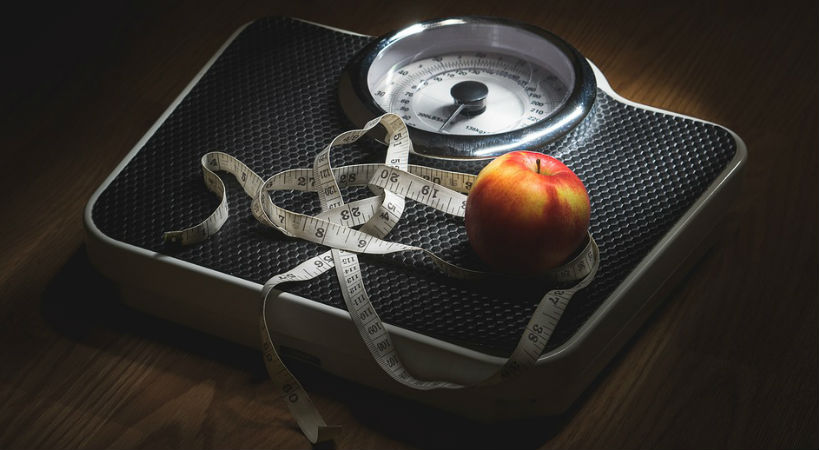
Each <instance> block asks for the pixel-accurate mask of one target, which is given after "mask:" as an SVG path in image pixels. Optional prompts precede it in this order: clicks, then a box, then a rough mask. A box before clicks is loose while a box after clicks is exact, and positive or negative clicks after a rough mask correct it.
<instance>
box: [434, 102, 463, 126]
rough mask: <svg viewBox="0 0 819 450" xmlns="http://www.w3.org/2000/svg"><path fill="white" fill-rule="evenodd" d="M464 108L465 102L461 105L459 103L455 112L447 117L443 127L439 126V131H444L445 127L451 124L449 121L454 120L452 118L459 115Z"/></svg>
mask: <svg viewBox="0 0 819 450" xmlns="http://www.w3.org/2000/svg"><path fill="white" fill-rule="evenodd" d="M462 109H464V104H463V103H461V104H460V105H458V107H457V108H455V112H453V113H452V114H450V115H449V118H448V119H446V122H444V124H443V125H441V128H438V131H444V128H446V126H447V125H449V122H452V119H454V118H455V116H457V115H458V114H459V113H460V112H461V110H462Z"/></svg>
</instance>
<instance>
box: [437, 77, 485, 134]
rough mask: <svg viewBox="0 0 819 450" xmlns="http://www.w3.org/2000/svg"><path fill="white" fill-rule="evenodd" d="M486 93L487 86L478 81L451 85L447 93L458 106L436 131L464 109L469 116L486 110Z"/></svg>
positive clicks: (440, 129)
mask: <svg viewBox="0 0 819 450" xmlns="http://www.w3.org/2000/svg"><path fill="white" fill-rule="evenodd" d="M487 94H489V88H487V87H486V85H485V84H483V83H481V82H480V81H461V82H460V83H456V84H455V85H454V86H452V89H450V90H449V95H451V96H452V99H453V100H455V104H456V105H458V107H457V108H456V109H455V111H454V112H453V113H452V114H450V115H449V118H448V119H446V122H444V124H443V125H441V128H438V131H443V130H444V128H446V126H447V125H449V122H452V119H454V118H455V117H456V116H457V115H458V114H460V113H461V111H463V110H464V109H465V111H464V114H468V115H470V116H477V115H478V114H480V113H482V112H484V111H486V95H487Z"/></svg>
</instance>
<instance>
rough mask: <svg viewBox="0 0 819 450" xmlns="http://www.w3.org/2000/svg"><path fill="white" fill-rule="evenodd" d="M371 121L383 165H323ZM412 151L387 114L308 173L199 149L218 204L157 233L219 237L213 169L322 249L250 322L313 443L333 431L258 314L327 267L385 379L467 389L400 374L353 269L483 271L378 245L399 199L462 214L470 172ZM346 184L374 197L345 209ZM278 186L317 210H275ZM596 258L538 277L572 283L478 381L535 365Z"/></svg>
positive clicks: (340, 140)
mask: <svg viewBox="0 0 819 450" xmlns="http://www.w3.org/2000/svg"><path fill="white" fill-rule="evenodd" d="M378 124H381V125H382V126H383V127H384V128H385V129H386V131H387V133H386V137H385V139H384V142H386V143H388V148H387V152H386V159H385V163H384V164H360V165H351V166H344V167H339V168H334V167H331V165H330V152H331V151H332V149H333V148H335V147H337V146H340V145H347V144H351V143H353V142H355V141H357V140H358V139H359V138H361V136H363V135H365V134H366V133H367V132H369V131H370V130H372V129H373V128H374V127H376V126H377V125H378ZM411 146H412V143H411V141H410V139H409V135H408V132H407V128H406V125H405V124H404V122H403V121H402V120H401V118H400V117H398V116H397V115H395V114H385V115H383V116H380V117H377V118H375V119H373V120H371V121H370V122H368V123H367V124H366V125H365V126H364V128H362V129H359V130H350V131H346V132H344V133H341V134H339V135H338V136H336V137H335V138H334V139H333V140H332V141H331V142H330V143H329V144H328V145H327V146H326V147H325V148H324V149H323V150H322V151H321V152H319V153H318V154H317V155H316V157H315V159H314V164H313V167H312V168H299V169H290V170H286V171H283V172H280V173H278V174H275V175H273V176H271V177H270V178H268V179H266V180H264V179H262V178H261V177H260V176H259V175H258V174H256V173H255V172H253V171H252V170H251V169H250V168H248V167H247V166H246V165H245V164H243V163H242V162H241V161H239V160H237V159H236V158H234V157H232V156H230V155H228V154H226V153H222V152H210V153H207V154H205V155H204V156H203V157H202V159H201V165H202V172H203V176H204V180H205V184H206V186H207V187H208V189H209V190H210V191H212V192H214V193H215V194H216V195H218V196H219V197H220V199H221V201H220V204H219V206H218V207H217V208H216V210H215V211H214V212H213V213H212V214H211V215H210V216H209V217H208V218H206V219H205V220H204V221H202V222H201V223H199V224H198V225H195V226H193V227H190V228H187V229H184V230H180V231H169V232H166V233H165V234H164V239H165V240H166V241H169V242H177V243H180V244H182V245H188V244H192V243H195V242H200V241H202V240H204V239H206V238H207V237H208V236H210V235H213V234H215V233H216V232H218V231H219V229H220V228H221V227H222V225H224V223H225V221H226V220H227V216H228V206H227V198H226V193H225V186H224V183H223V182H222V180H221V178H219V176H218V175H216V173H215V172H217V171H225V172H228V173H230V174H232V175H233V176H234V177H236V179H237V181H239V183H240V185H241V186H242V188H243V189H244V191H245V193H246V194H247V195H249V196H250V197H252V202H251V212H252V213H253V216H254V217H255V218H256V219H257V220H258V221H259V222H261V223H262V224H264V225H266V226H269V227H272V228H275V229H277V230H279V231H281V232H282V233H284V234H286V235H288V236H292V237H296V238H300V239H305V240H308V241H311V242H315V243H317V244H321V245H324V246H327V247H329V248H330V250H328V251H325V252H324V253H322V254H320V255H317V256H315V257H313V258H310V259H308V260H307V261H304V262H302V263H300V264H299V265H297V266H296V267H294V268H292V269H291V270H289V271H287V272H284V273H281V274H277V275H275V276H273V277H271V278H270V279H269V280H268V281H267V282H266V283H265V284H264V286H263V289H262V295H263V300H262V310H261V313H260V322H259V323H260V335H261V339H262V348H263V352H264V360H265V365H266V367H267V370H268V373H269V374H270V378H271V380H272V381H273V383H274V385H275V386H277V388H278V390H279V393H280V395H281V396H282V397H283V398H285V399H286V401H287V404H288V407H289V408H290V411H291V413H292V414H293V416H294V417H295V418H296V421H297V423H298V424H299V427H300V428H301V429H302V432H304V434H305V436H307V438H308V439H309V440H310V441H311V442H313V443H316V442H320V441H324V440H329V439H332V438H333V437H334V436H335V435H336V434H337V432H338V427H335V426H328V425H327V424H326V423H325V422H324V420H323V419H322V417H321V415H320V414H319V413H318V411H317V410H316V408H315V406H314V405H313V403H312V401H311V400H310V398H309V396H308V395H307V393H306V391H305V390H304V388H303V387H302V386H301V384H300V383H299V382H298V380H296V379H295V377H293V375H292V374H291V373H290V372H289V371H288V370H287V368H286V367H285V366H284V364H283V363H282V361H281V359H280V358H279V357H278V355H277V353H276V351H275V346H274V344H273V342H272V339H271V338H270V329H269V328H268V326H267V320H266V315H265V311H266V305H267V302H268V300H269V299H270V297H271V293H272V292H274V290H275V289H274V288H275V287H276V286H278V285H279V284H281V283H286V282H294V281H306V280H309V279H312V278H315V277H317V276H320V275H322V274H323V273H325V272H327V271H329V270H330V269H333V268H335V272H336V277H337V278H338V280H339V285H340V286H341V291H342V294H343V297H344V302H345V305H346V306H347V309H348V311H349V313H350V317H351V319H352V321H353V324H354V325H355V327H356V329H357V330H358V332H359V334H360V335H361V337H362V339H363V341H364V343H365V344H366V346H367V348H368V349H369V351H370V353H371V354H372V356H373V358H374V359H375V360H376V362H377V363H378V365H379V366H380V367H381V368H382V369H383V370H384V371H385V372H386V373H387V374H389V376H391V377H392V378H393V379H394V380H396V381H398V382H400V383H402V384H404V385H406V386H409V387H411V388H414V389H420V390H429V389H439V388H447V389H458V388H463V387H466V386H464V385H461V384H458V383H453V382H449V381H438V380H421V379H418V378H416V377H414V376H413V375H412V374H411V373H410V372H409V371H408V370H407V369H406V367H405V366H404V364H403V363H402V362H401V358H400V357H399V355H398V352H397V350H396V349H395V347H394V346H393V343H392V340H391V338H390V335H389V333H388V332H387V329H386V328H385V327H384V324H383V322H382V321H381V319H380V317H379V316H378V313H377V312H376V310H375V308H374V307H373V305H372V303H371V302H370V299H369V296H368V295H367V292H366V289H365V286H364V280H363V279H362V275H361V268H360V266H359V263H358V256H357V254H359V253H366V254H388V253H395V252H403V251H420V252H423V253H424V254H425V255H427V256H428V257H430V258H431V260H432V261H433V262H434V263H435V264H436V266H437V267H438V268H439V269H440V270H441V271H442V272H443V273H445V274H446V275H448V276H452V277H458V278H465V279H470V278H480V277H485V276H487V275H488V274H486V273H483V272H479V271H475V270H470V269H466V268H462V267H459V266H457V265H454V264H451V263H449V262H447V261H445V260H444V259H442V258H440V257H438V256H437V255H435V254H434V253H432V252H429V251H427V250H425V249H423V248H421V247H416V246H411V245H406V244H401V243H396V242H390V241H387V240H385V239H384V238H385V237H386V236H387V234H389V232H390V231H391V230H392V229H393V228H394V227H395V226H396V225H397V224H398V221H399V220H400V218H401V216H402V214H403V211H404V208H405V205H406V199H407V198H409V199H411V200H414V201H417V202H420V203H423V204H425V205H428V206H430V207H433V208H435V209H437V210H439V211H443V212H445V213H447V214H450V215H454V216H459V217H463V216H464V213H465V210H466V194H467V193H468V192H469V190H470V189H471V187H472V185H473V184H474V182H475V178H476V177H475V175H470V174H463V173H458V172H451V171H444V170H439V169H434V168H430V167H424V166H413V165H410V164H409V163H408V157H409V150H410V148H411ZM345 186H369V187H370V188H371V190H372V191H373V192H374V193H376V194H377V195H374V196H372V197H369V198H365V199H361V200H356V201H353V202H349V203H346V202H345V201H344V199H343V197H342V194H341V189H340V188H341V187H345ZM285 189H286V190H301V191H308V192H316V193H318V197H319V202H320V204H321V209H322V212H321V213H319V214H317V215H315V216H308V215H304V214H299V213H296V212H293V211H289V210H287V209H285V208H282V207H280V206H277V205H275V204H274V203H273V201H272V200H271V198H270V195H269V192H271V191H275V190H285ZM353 227H359V229H355V228H353ZM599 262H600V255H599V250H598V248H597V244H596V243H595V242H594V239H593V238H592V237H591V235H589V238H588V240H587V243H586V246H585V248H584V249H583V250H582V251H581V252H580V253H579V254H578V255H577V256H576V257H575V258H574V259H573V260H571V261H569V262H568V263H566V264H564V265H563V266H561V267H558V268H556V269H554V270H553V271H551V272H549V273H548V274H546V276H545V277H544V279H545V280H549V281H552V282H574V283H575V284H574V285H573V286H571V287H569V288H566V289H554V290H550V291H548V292H547V293H546V294H545V295H544V297H543V298H542V299H541V301H540V302H539V303H538V305H537V307H536V309H535V311H534V313H533V314H532V317H531V318H530V320H529V322H528V323H527V325H526V327H525V330H524V332H523V334H522V336H521V338H520V340H519V341H518V344H517V345H516V347H515V349H514V350H513V352H512V354H511V355H510V357H509V359H508V360H507V361H506V363H505V364H504V365H503V367H501V369H500V370H498V371H497V372H496V373H495V374H493V375H491V376H490V377H488V378H487V379H486V380H483V381H482V382H480V383H478V384H479V385H489V384H494V383H499V382H501V381H504V380H506V379H508V378H510V377H514V376H517V375H519V374H520V373H521V372H522V371H524V370H525V369H527V368H529V367H532V366H534V365H535V363H536V362H537V359H538V358H539V357H540V355H541V354H542V352H543V350H544V348H545V347H546V344H547V342H548V340H549V338H550V336H551V334H552V332H553V331H554V329H555V327H556V326H557V322H558V321H559V320H560V317H561V315H562V314H563V311H564V310H565V308H566V305H567V304H568V302H569V300H571V298H572V296H573V295H574V294H575V293H576V292H577V291H579V290H580V289H583V288H584V287H586V286H587V285H588V284H589V283H590V282H591V281H592V279H593V278H594V276H595V274H596V271H597V268H598V266H599Z"/></svg>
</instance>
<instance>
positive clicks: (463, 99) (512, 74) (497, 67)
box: [340, 18, 594, 158]
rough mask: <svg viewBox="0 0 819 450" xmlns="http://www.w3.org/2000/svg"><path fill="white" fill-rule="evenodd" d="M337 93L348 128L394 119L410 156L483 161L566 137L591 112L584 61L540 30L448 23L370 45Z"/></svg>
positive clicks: (471, 21) (480, 21) (499, 23)
mask: <svg viewBox="0 0 819 450" xmlns="http://www.w3.org/2000/svg"><path fill="white" fill-rule="evenodd" d="M345 77H346V78H345ZM341 90H342V92H340V99H341V102H342V107H343V108H344V110H345V112H346V113H347V115H348V116H350V118H351V119H353V121H354V122H359V121H362V119H366V117H369V118H372V116H373V115H375V114H380V113H384V112H393V113H396V114H398V115H399V116H401V117H402V119H404V121H405V122H406V123H407V125H408V126H409V128H410V134H411V135H412V138H413V142H414V143H417V144H419V145H415V147H417V148H415V151H416V152H418V153H422V154H427V155H429V156H439V157H452V158H474V157H478V158H481V157H493V156H497V155H498V154H502V153H505V152H507V151H512V150H515V149H518V148H531V147H532V146H537V145H543V144H545V143H546V142H548V141H550V140H553V139H555V138H556V137H558V136H559V135H562V134H565V133H566V132H567V131H568V130H570V129H571V128H573V127H574V126H575V125H576V124H577V123H578V122H579V121H580V120H581V119H582V118H583V117H584V116H585V114H586V113H587V112H588V110H589V109H590V106H591V103H592V101H593V99H594V76H593V73H592V72H591V69H590V67H589V65H588V62H587V61H586V60H585V58H583V57H582V56H580V54H579V53H578V52H577V51H576V50H574V49H573V48H572V47H570V46H569V45H568V44H566V43H565V42H563V41H562V40H560V39H559V38H557V37H556V36H554V35H552V34H551V33H548V32H546V31H544V30H541V29H539V28H536V27H532V26H528V25H523V24H518V23H514V22H510V21H506V20H500V19H488V18H452V19H441V20H434V21H428V22H422V23H419V24H416V25H413V26H410V27H408V28H405V29H403V30H399V31H397V32H394V33H391V34H388V35H386V36H384V37H382V38H380V39H379V40H377V41H375V42H374V43H373V44H371V45H369V46H368V47H366V48H365V49H364V50H362V51H361V52H360V53H359V55H357V57H356V58H355V59H354V60H353V61H352V62H351V64H350V65H349V66H348V69H347V70H346V71H345V75H343V77H342V82H341ZM344 90H347V91H349V92H343V91H344ZM358 116H362V117H358ZM364 121H366V120H364Z"/></svg>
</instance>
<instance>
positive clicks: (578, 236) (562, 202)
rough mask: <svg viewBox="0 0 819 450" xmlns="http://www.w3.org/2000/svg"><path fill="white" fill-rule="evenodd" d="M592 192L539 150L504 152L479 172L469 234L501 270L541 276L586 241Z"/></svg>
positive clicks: (481, 254) (483, 257)
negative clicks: (590, 193) (587, 190)
mask: <svg viewBox="0 0 819 450" xmlns="http://www.w3.org/2000/svg"><path fill="white" fill-rule="evenodd" d="M589 213H590V205H589V196H588V193H587V192H586V187H585V186H584V185H583V182H582V181H580V178H578V177H577V175H575V174H574V172H572V171H571V169H569V168H568V167H566V165H565V164H563V163H562V162H560V161H558V160H557V159H555V158H553V157H551V156H547V155H544V154H542V153H537V152H528V151H516V152H510V153H506V154H504V155H501V156H499V157H497V158H496V159H495V160H493V161H492V162H490V163H489V164H488V165H486V167H484V168H483V170H481V172H480V173H479V174H478V177H477V179H476V180H475V184H474V186H473V187H472V190H471V191H470V192H469V195H468V196H467V202H466V217H465V221H466V233H467V236H468V238H469V242H470V244H471V245H472V248H473V249H474V250H475V253H476V254H477V255H478V257H480V258H481V260H483V261H484V262H485V263H486V264H488V265H489V266H491V267H492V268H494V269H495V270H497V271H500V272H505V273H511V274H518V275H540V274H543V273H545V272H546V271H548V270H549V269H552V268H554V267H556V266H559V265H560V264H561V263H563V262H566V260H567V259H568V258H569V257H570V256H571V255H572V254H573V253H575V252H576V251H577V250H578V249H579V247H580V245H581V244H582V243H583V242H584V240H585V237H586V233H587V230H588V228H589Z"/></svg>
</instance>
